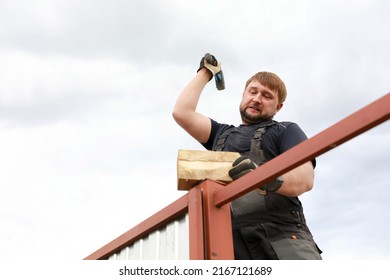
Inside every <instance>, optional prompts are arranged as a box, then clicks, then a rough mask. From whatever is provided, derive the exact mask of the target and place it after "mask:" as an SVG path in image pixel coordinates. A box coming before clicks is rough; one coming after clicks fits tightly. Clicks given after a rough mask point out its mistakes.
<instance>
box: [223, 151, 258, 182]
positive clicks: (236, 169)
mask: <svg viewBox="0 0 390 280" xmlns="http://www.w3.org/2000/svg"><path fill="white" fill-rule="evenodd" d="M232 165H233V167H232V168H231V169H230V170H229V176H230V177H231V178H232V179H233V180H237V179H238V178H240V177H242V176H244V175H245V174H248V173H249V172H251V171H253V170H255V169H256V168H257V164H256V163H254V162H253V161H252V160H251V159H250V158H249V157H247V156H240V157H239V158H237V159H236V160H235V161H234V162H233V164H232Z"/></svg>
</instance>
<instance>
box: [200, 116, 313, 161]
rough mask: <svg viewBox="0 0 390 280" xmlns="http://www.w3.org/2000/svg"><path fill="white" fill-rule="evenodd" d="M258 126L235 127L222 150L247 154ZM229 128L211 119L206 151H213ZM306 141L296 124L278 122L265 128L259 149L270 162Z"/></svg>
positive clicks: (204, 144) (304, 135) (229, 126)
mask: <svg viewBox="0 0 390 280" xmlns="http://www.w3.org/2000/svg"><path fill="white" fill-rule="evenodd" d="M260 126H261V124H256V125H240V126H238V127H235V128H234V129H233V130H232V131H231V132H230V134H229V136H228V137H227V139H226V142H225V147H224V149H223V150H224V151H229V152H238V153H240V154H247V153H248V152H249V150H250V145H251V140H252V138H253V134H254V132H255V131H256V130H257V129H258V128H259V127H260ZM231 127H234V126H233V125H228V124H221V123H218V122H216V121H214V120H212V119H211V134H210V137H209V140H208V141H207V142H206V143H203V144H202V145H203V146H204V147H205V148H206V149H207V150H214V148H215V146H216V143H217V140H218V137H219V136H220V135H221V134H222V133H223V132H224V131H225V130H226V129H228V128H231ZM306 139H307V136H306V134H305V133H304V132H303V131H302V129H301V128H300V127H299V126H298V125H297V124H296V123H293V122H278V123H276V124H275V125H272V126H270V127H267V130H266V132H265V133H264V135H263V136H262V140H261V148H262V149H263V150H264V154H265V157H266V159H267V160H271V159H273V158H274V157H276V156H278V155H280V154H282V153H283V152H285V151H287V150H289V149H291V148H292V147H294V146H295V145H297V144H299V143H301V142H303V141H305V140H306ZM313 165H315V160H313Z"/></svg>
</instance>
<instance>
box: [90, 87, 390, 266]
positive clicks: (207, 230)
mask: <svg viewBox="0 0 390 280" xmlns="http://www.w3.org/2000/svg"><path fill="white" fill-rule="evenodd" d="M389 117H390V93H388V94H386V95H384V96H383V97H382V98H379V99H378V100H376V101H374V102H373V103H371V104H369V105H367V106H365V107H364V108H362V109H361V110H359V111H357V112H355V113H354V114H352V115H350V116H348V117H347V118H345V119H343V120H341V121H340V122H338V123H336V124H334V125H333V126H331V127H329V128H328V129H325V130H324V131H322V132H320V133H319V134H317V135H315V136H314V137H312V138H310V139H308V140H306V141H304V142H302V143H301V144H299V145H297V146H295V147H293V148H291V149H290V150H288V151H287V152H285V153H283V154H281V155H280V156H278V157H276V158H274V159H272V160H271V161H269V162H267V163H265V164H263V165H261V166H260V167H259V168H257V169H256V170H254V171H253V172H250V173H248V174H247V175H245V176H243V177H241V178H239V179H237V180H236V181H233V182H232V183H230V184H229V187H228V188H225V187H224V185H222V184H220V183H218V182H214V181H211V180H205V181H204V182H202V183H201V184H199V185H198V186H196V187H194V188H192V189H190V190H189V191H188V193H187V194H186V195H184V196H183V197H181V198H180V199H178V200H177V201H175V202H174V203H172V204H170V205H169V206H167V207H166V208H164V209H162V210H161V211H159V212H158V213H156V214H155V215H153V216H152V217H150V218H149V219H147V220H145V221H144V222H142V223H141V224H139V225H138V226H136V227H134V228H133V229H131V230H129V231H128V232H126V233H124V234H123V235H121V236H120V237H118V238H117V239H115V240H113V241H111V242H110V243H108V244H107V245H105V246H103V247H102V248H101V249H99V250H97V251H96V252H94V253H92V254H91V255H89V256H88V257H86V258H85V259H92V260H93V259H95V260H96V259H122V258H128V259H131V258H133V255H134V254H135V256H136V257H138V259H139V258H140V257H141V258H153V259H159V258H166V259H176V258H181V257H184V256H185V257H189V259H233V245H232V237H231V220H230V209H229V202H230V201H232V200H234V199H236V198H238V197H240V196H242V195H244V194H246V193H247V192H249V191H251V190H253V189H255V188H258V187H260V186H262V185H263V184H265V183H267V182H269V181H271V180H273V179H274V178H276V177H277V176H279V175H282V174H284V173H285V172H288V171H290V170H292V169H293V168H295V167H297V166H299V165H301V164H303V163H304V162H307V161H309V160H311V159H313V158H315V157H317V156H319V155H321V154H323V153H326V152H327V151H329V150H331V149H333V148H335V147H337V146H339V145H341V144H343V143H345V142H346V141H348V140H350V139H352V138H354V137H356V136H358V135H360V134H362V133H364V132H365V131H367V130H369V129H371V128H373V127H375V126H377V125H379V124H381V123H383V122H385V121H387V120H388V119H389ZM183 219H184V221H185V222H183ZM177 223H179V224H180V223H182V224H180V225H178V224H177ZM172 224H173V225H176V226H174V228H175V229H174V230H173V231H174V232H173V231H172V232H171V233H169V232H170V231H171V230H172V229H171V226H172ZM184 224H185V226H184ZM181 225H183V226H181ZM168 228H169V230H168ZM164 229H166V231H167V232H166V235H165V233H164V234H162V233H161V232H162V231H164ZM178 229H180V230H182V231H183V232H184V234H187V236H188V237H189V238H188V239H185V240H187V241H186V243H185V244H186V245H183V244H184V242H183V243H181V245H180V246H181V247H182V246H187V247H188V248H189V251H187V253H185V252H186V250H183V254H181V253H179V252H178V251H177V250H180V249H178V247H177V248H176V247H175V246H173V247H172V248H173V249H172V248H171V249H172V250H169V249H167V248H165V249H161V248H164V246H169V244H171V245H172V242H171V241H168V240H169V238H172V236H175V238H176V237H178V234H177V230H178ZM146 239H147V240H149V241H148V242H149V243H150V244H148V245H147V246H149V247H153V249H151V250H150V253H149V251H146V250H144V249H145V248H143V249H142V250H141V251H139V250H138V251H137V249H135V248H134V247H136V246H140V247H141V246H144V245H143V244H144V242H145V240H146ZM175 240H176V239H175ZM177 240H179V239H177ZM150 241H152V242H150ZM175 242H176V241H175ZM180 242H181V241H180ZM175 244H176V243H175ZM152 245H153V246H152ZM174 251H175V252H176V253H173V252H174ZM162 252H164V254H165V255H164V254H161V253H162ZM133 253H134V254H133Z"/></svg>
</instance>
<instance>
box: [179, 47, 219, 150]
mask: <svg viewBox="0 0 390 280" xmlns="http://www.w3.org/2000/svg"><path fill="white" fill-rule="evenodd" d="M214 76H215V77H216V85H217V88H218V89H219V90H221V89H224V88H225V85H224V81H223V74H222V71H221V66H220V63H218V61H217V60H216V59H215V57H214V56H213V55H210V54H208V53H207V54H206V55H205V56H204V57H203V58H202V60H201V62H200V67H199V69H198V72H197V73H196V75H195V77H194V78H192V80H191V81H190V82H189V83H188V84H187V86H186V87H185V88H184V89H183V91H182V92H181V94H180V95H179V97H178V99H177V101H176V104H175V107H174V108H173V112H172V116H173V118H174V119H175V121H176V122H177V123H178V124H179V125H180V126H181V127H182V128H183V129H184V130H185V131H187V132H188V133H189V134H190V135H191V136H192V137H194V138H195V139H196V140H198V141H199V142H200V143H206V142H207V140H208V139H209V137H210V133H211V121H210V119H209V118H208V117H206V116H204V115H202V114H200V113H198V112H197V111H196V107H197V105H198V102H199V98H200V95H201V93H202V91H203V89H204V87H205V86H206V84H207V83H208V82H209V81H210V80H211V79H212V78H213V77H214Z"/></svg>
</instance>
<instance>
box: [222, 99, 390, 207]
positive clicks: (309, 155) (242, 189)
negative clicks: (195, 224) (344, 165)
mask: <svg viewBox="0 0 390 280" xmlns="http://www.w3.org/2000/svg"><path fill="white" fill-rule="evenodd" d="M389 117H390V93H388V94H386V95H385V96H383V97H382V98H380V99H378V100H376V101H374V102H373V103H371V104H369V105H367V106H366V107H364V108H362V109H360V110H359V111H357V112H355V113H354V114H352V115H350V116H348V117H346V118H345V119H343V120H341V121H340V122H338V123H336V124H334V125H333V126H331V127H329V128H328V129H325V130H324V131H322V132H320V133H318V134H317V135H315V136H313V137H312V138H310V139H308V140H306V141H304V142H302V143H300V144H299V145H297V146H295V147H293V148H291V149H290V150H288V151H286V152H285V153H283V154H281V155H279V156H278V157H276V158H274V159H272V160H270V161H269V162H267V163H265V164H263V165H262V166H260V167H259V168H257V169H256V170H254V171H253V172H250V173H248V174H247V175H245V176H243V177H241V178H239V179H237V180H236V181H234V182H232V183H230V184H229V185H228V187H226V188H223V189H221V190H219V191H217V192H216V194H215V205H216V206H217V207H221V206H223V205H225V204H226V203H228V202H230V201H232V200H234V199H236V198H238V197H240V196H242V195H244V194H245V193H247V192H249V191H251V190H254V189H256V188H258V187H261V186H262V185H264V184H265V183H267V182H269V181H271V180H273V179H275V178H277V177H278V176H280V175H282V174H284V173H286V172H288V171H290V170H292V169H294V168H295V167H297V166H299V165H301V164H303V163H305V162H307V161H310V160H312V159H313V158H315V157H317V156H319V155H321V154H323V153H325V152H327V151H329V150H331V149H333V148H335V147H337V146H338V145H341V144H342V143H344V142H346V141H348V140H350V139H351V138H353V137H355V136H357V135H359V134H362V133H363V132H365V131H367V130H369V129H371V128H372V127H374V126H377V125H379V124H381V123H383V122H385V121H387V120H388V119H389Z"/></svg>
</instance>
